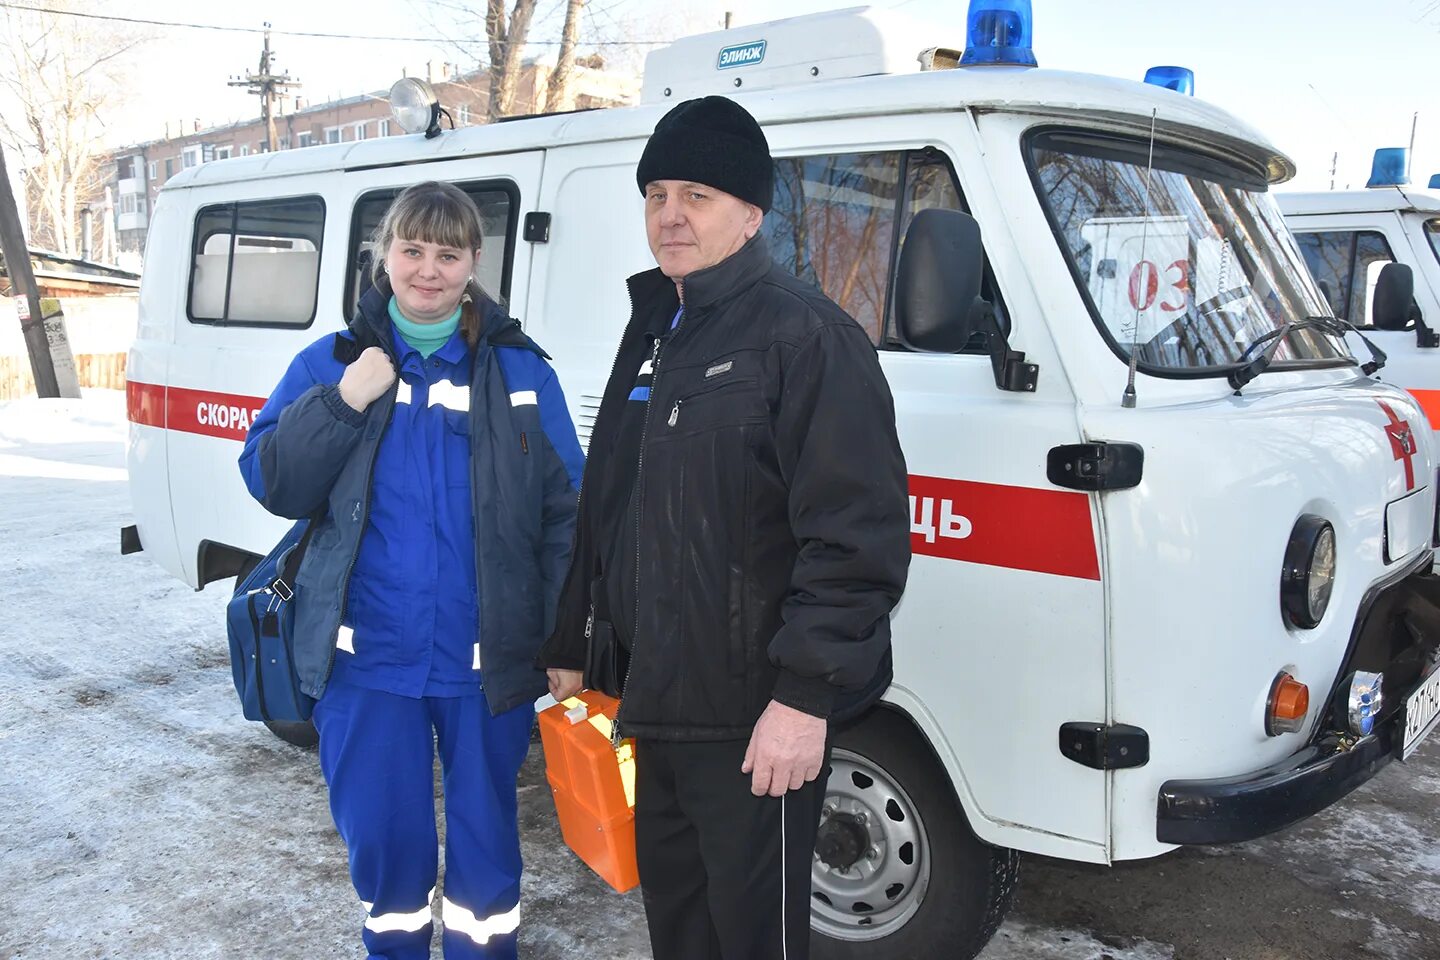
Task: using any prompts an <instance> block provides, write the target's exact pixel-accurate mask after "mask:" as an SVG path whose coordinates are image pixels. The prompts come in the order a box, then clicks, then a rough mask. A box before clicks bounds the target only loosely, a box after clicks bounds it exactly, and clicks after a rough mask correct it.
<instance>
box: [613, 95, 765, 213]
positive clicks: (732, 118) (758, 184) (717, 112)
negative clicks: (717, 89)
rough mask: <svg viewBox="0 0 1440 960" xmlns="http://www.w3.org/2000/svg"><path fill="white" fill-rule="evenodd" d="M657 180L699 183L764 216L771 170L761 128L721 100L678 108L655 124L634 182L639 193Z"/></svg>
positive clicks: (732, 103) (702, 100)
mask: <svg viewBox="0 0 1440 960" xmlns="http://www.w3.org/2000/svg"><path fill="white" fill-rule="evenodd" d="M656 180H688V181H691V182H693V183H703V184H705V186H707V187H714V188H715V189H717V190H724V191H725V192H726V193H728V194H730V195H732V196H736V197H739V198H740V199H741V200H744V201H745V202H746V203H753V204H755V206H757V207H759V208H760V209H761V210H763V211H765V212H767V213H768V212H769V211H770V201H771V199H772V198H773V197H774V194H775V165H774V163H773V162H772V161H771V160H770V145H769V144H768V143H766V142H765V134H764V132H763V131H762V130H761V129H760V124H758V123H756V122H755V118H754V117H752V116H750V114H749V113H748V112H746V110H745V108H744V107H742V106H740V104H738V103H736V102H735V101H734V100H730V99H728V98H726V97H702V98H700V99H698V100H686V101H685V102H684V103H680V104H677V105H676V106H675V108H674V109H673V110H671V111H670V112H669V113H667V114H665V116H663V117H661V118H660V122H659V123H657V124H655V132H654V133H652V134H651V135H650V141H649V142H648V143H646V144H645V152H644V153H642V154H641V155H640V165H639V166H638V167H636V168H635V181H636V182H637V183H638V184H639V185H640V192H641V193H644V192H645V185H646V184H647V183H653V182H655V181H656Z"/></svg>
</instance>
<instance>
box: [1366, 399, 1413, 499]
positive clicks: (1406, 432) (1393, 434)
mask: <svg viewBox="0 0 1440 960" xmlns="http://www.w3.org/2000/svg"><path fill="white" fill-rule="evenodd" d="M1375 402H1376V403H1378V404H1380V409H1381V410H1384V411H1385V416H1387V417H1389V418H1390V422H1389V423H1387V424H1385V434H1386V436H1388V437H1389V438H1390V452H1391V453H1393V454H1395V459H1396V460H1403V461H1405V489H1406V490H1414V489H1415V453H1416V446H1415V435H1414V434H1413V433H1411V432H1410V424H1409V422H1408V421H1405V420H1401V419H1400V418H1399V417H1397V416H1396V415H1395V410H1394V408H1392V407H1391V406H1390V404H1388V403H1386V402H1385V401H1384V400H1376V401H1375Z"/></svg>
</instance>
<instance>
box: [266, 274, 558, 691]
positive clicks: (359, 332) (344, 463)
mask: <svg viewBox="0 0 1440 960" xmlns="http://www.w3.org/2000/svg"><path fill="white" fill-rule="evenodd" d="M389 299H390V290H389V288H388V284H385V283H384V282H383V281H382V283H381V284H379V285H377V286H376V287H375V288H373V289H371V290H369V291H367V293H366V294H365V296H364V297H362V299H361V303H360V307H359V310H358V311H357V315H356V318H355V321H354V324H353V327H352V330H351V331H349V332H347V333H342V334H336V335H332V336H326V337H323V338H321V339H320V340H317V341H316V342H315V343H313V344H311V345H310V346H309V347H307V348H306V349H304V350H303V351H301V353H300V354H299V355H298V356H297V357H296V358H295V360H294V361H293V362H292V363H291V365H290V368H289V369H288V370H287V371H286V373H285V375H284V377H283V378H282V379H281V381H280V384H279V385H278V386H277V387H276V389H275V391H274V393H272V395H271V396H270V398H269V400H268V401H267V402H266V404H265V406H264V408H263V409H262V410H261V412H260V416H259V417H258V418H256V420H255V422H254V423H253V424H252V425H251V427H250V433H249V436H248V437H247V438H246V441H245V448H244V450H243V451H242V452H241V455H240V469H241V472H242V474H243V475H244V478H245V483H246V486H247V487H248V488H249V489H250V492H251V494H253V495H254V496H255V498H256V499H257V500H259V501H260V502H261V503H262V504H263V505H264V506H265V508H266V509H267V510H269V511H270V512H271V513H274V514H277V515H279V516H283V517H290V518H293V519H299V518H302V517H307V516H313V515H316V514H317V512H318V509H319V508H320V507H321V506H322V505H324V506H325V507H326V510H325V514H324V517H323V519H321V520H320V521H319V526H318V527H317V528H316V532H315V535H314V537H313V539H312V542H311V545H310V548H309V550H308V552H307V553H306V555H305V558H304V560H303V562H302V563H301V566H300V570H299V573H298V574H297V576H296V600H295V602H296V604H297V607H296V614H295V615H296V638H297V639H296V650H295V662H296V669H297V672H298V674H299V679H300V685H301V689H302V690H303V691H304V692H305V693H307V694H309V695H310V696H313V697H317V698H318V697H319V696H320V695H321V694H322V693H323V692H324V689H325V685H326V683H327V682H328V681H329V678H330V676H331V672H332V669H333V665H334V662H335V658H336V643H337V639H338V640H341V642H342V643H344V642H346V641H349V642H350V643H353V644H354V645H355V649H356V652H357V653H356V657H357V658H356V660H355V661H354V662H352V663H348V664H347V665H346V669H347V672H348V671H357V672H358V674H361V675H364V676H365V677H366V678H367V679H368V681H369V685H372V686H379V687H382V688H385V689H393V690H395V691H396V692H405V693H409V694H410V695H415V696H418V695H421V694H422V693H426V692H429V693H436V692H439V693H447V692H455V691H456V689H457V688H456V687H454V686H453V681H454V680H455V676H456V672H455V670H454V669H453V668H454V667H455V666H456V664H455V662H454V660H455V657H456V656H461V657H463V656H464V652H466V651H473V657H472V659H471V663H469V664H467V666H469V667H470V669H472V670H475V671H477V672H478V678H479V681H480V682H483V684H484V689H485V693H486V699H487V701H488V703H489V706H490V709H491V711H492V712H493V713H500V712H502V711H504V710H508V709H511V708H513V707H515V706H518V705H519V704H521V703H524V702H528V701H531V700H534V699H535V698H536V697H538V696H540V695H541V694H542V693H544V691H545V677H544V674H543V673H542V672H541V671H539V670H537V669H535V667H534V659H535V654H536V652H537V651H538V649H539V647H540V644H541V642H542V641H543V639H544V638H545V637H546V636H548V634H549V632H550V631H551V630H552V629H553V625H554V616H555V604H556V599H557V596H558V593H559V589H560V584H561V582H562V581H563V579H564V576H565V571H566V567H567V565H568V563H569V557H570V548H571V540H572V536H573V531H574V523H575V507H576V499H577V496H578V489H579V483H580V474H581V470H582V467H583V455H582V454H581V452H580V445H579V442H578V440H577V439H576V436H575V428H574V425H573V423H572V421H571V419H570V415H569V413H568V411H567V409H566V405H565V398H564V395H563V394H562V392H561V390H560V384H559V382H558V381H557V380H556V378H555V373H554V371H553V370H552V369H551V368H550V365H549V364H548V363H547V362H546V356H545V354H544V352H543V351H541V350H540V348H539V347H538V346H536V345H535V343H534V342H533V341H531V340H530V339H529V338H528V337H527V336H525V334H524V333H523V332H521V330H520V326H519V324H518V323H517V322H516V321H515V320H513V319H511V318H509V317H507V316H505V314H504V313H503V312H502V311H501V310H500V309H499V308H498V307H496V306H494V305H493V304H490V303H488V302H487V303H486V304H485V308H486V309H485V310H484V318H483V321H482V334H481V337H480V341H479V343H478V344H477V345H476V347H475V348H474V349H473V350H468V351H466V355H467V356H468V363H469V369H468V377H466V378H465V379H466V381H467V382H466V383H463V384H460V383H456V382H455V378H456V377H457V376H458V374H457V373H456V371H454V370H453V362H452V365H451V366H452V369H445V370H439V369H436V368H434V367H433V365H432V368H431V370H429V371H427V370H425V369H423V368H417V367H416V365H415V364H414V363H413V361H414V360H418V359H419V355H418V353H415V354H412V355H410V357H409V359H410V360H411V361H412V362H411V363H410V364H409V368H410V369H407V364H406V363H405V362H404V361H405V359H406V356H405V355H403V354H401V352H400V351H399V350H397V339H396V338H395V337H394V334H393V332H392V331H393V325H392V324H391V322H390V319H389V312H388V309H387V308H388V304H389ZM398 342H400V343H403V341H398ZM452 343H453V342H452ZM365 345H378V346H381V347H383V348H384V349H385V350H386V352H387V353H389V355H390V357H391V361H392V362H393V363H395V365H396V369H397V370H398V371H399V372H400V376H399V378H398V379H397V381H396V384H395V385H393V386H392V387H391V388H390V390H388V391H387V392H386V393H385V394H384V395H383V396H381V397H380V398H379V399H377V400H376V401H375V402H373V403H372V404H370V406H369V407H368V408H367V409H366V410H365V412H364V413H359V412H357V411H355V410H354V409H352V408H351V407H350V406H349V405H348V404H346V403H345V401H344V400H342V399H341V398H340V394H339V389H338V383H339V381H340V377H341V375H342V374H343V373H344V368H345V366H346V364H347V363H348V362H349V361H350V360H352V359H353V357H354V356H355V355H356V354H357V353H358V351H359V349H360V348H362V347H363V346H365ZM448 348H449V345H447V347H442V348H441V351H439V352H437V354H435V355H432V358H431V360H432V361H433V360H436V359H438V360H439V361H440V363H441V364H442V365H443V364H445V363H446V362H447V357H443V356H441V354H443V353H445V351H446V350H447V349H448ZM452 353H453V351H452ZM448 359H449V360H450V361H454V360H455V358H454V357H453V356H451V357H449V358H448ZM426 362H427V363H428V362H430V361H426ZM432 373H435V374H440V373H450V374H451V376H449V377H445V376H432ZM422 397H423V399H424V401H425V403H424V408H425V409H424V411H423V412H424V413H425V414H426V415H427V416H425V417H423V418H422V417H421V416H420V414H421V413H422V411H421V410H418V409H417V405H418V403H419V401H420V400H421V399H422ZM437 405H438V406H439V407H441V408H443V409H442V410H439V411H437V410H435V409H434V408H435V407H436V406H437ZM462 407H463V408H468V409H464V410H462V409H460V408H462ZM430 413H439V414H440V417H439V418H438V419H436V418H433V417H429V416H428V414H430ZM451 413H454V414H455V416H454V417H453V418H452V417H451ZM462 417H463V427H464V428H465V431H466V434H467V440H468V447H469V451H468V452H469V456H468V458H461V457H455V456H452V454H453V453H454V452H456V450H455V447H454V446H453V445H450V444H447V443H446V442H444V440H445V437H444V435H443V434H436V433H434V428H435V427H437V426H438V427H439V428H441V429H442V430H450V431H453V432H455V433H456V434H457V435H459V433H460V428H461V426H462V422H461V419H462ZM432 441H434V442H432ZM422 449H423V450H424V451H425V454H426V456H427V457H428V456H432V455H433V456H435V457H436V458H437V460H438V461H439V462H433V461H432V462H427V463H426V464H424V465H423V468H421V467H419V466H417V465H416V464H414V463H413V462H412V457H413V456H414V455H416V453H417V451H420V450H422ZM462 469H463V470H464V474H462V473H461V472H460V471H461V470H462ZM422 477H423V478H424V479H421V478H422ZM435 479H438V481H439V484H440V487H441V488H443V489H446V490H448V491H449V492H448V493H447V494H445V495H444V496H443V497H442V498H441V499H442V500H443V504H437V503H436V502H434V501H435V496H434V492H435V490H436V489H437V487H436V485H435V484H434V483H433V482H432V480H435ZM466 479H468V498H469V501H470V506H471V509H470V511H469V514H468V516H464V515H463V511H461V510H460V509H459V504H458V502H457V499H456V496H455V495H456V494H458V493H459V492H460V491H462V490H463V489H464V487H465V483H464V481H465V480H466ZM382 498H383V502H381V499H382ZM427 500H428V501H431V502H430V503H429V505H428V506H429V507H430V508H432V509H429V510H428V511H427V509H426V504H425V502H424V501H427ZM407 501H409V502H407ZM427 512H428V514H429V515H428V517H427V516H426V514H427ZM457 514H460V516H459V517H458V518H457V516H456V515H457ZM417 518H419V519H418V521H417ZM426 520H428V521H429V523H430V524H432V525H433V524H436V523H444V524H445V525H446V526H447V529H446V530H444V531H441V532H439V533H437V532H436V530H435V529H434V528H433V526H431V527H429V528H427V527H425V526H424V525H423V524H424V523H425V521H426ZM467 520H468V521H469V525H470V526H469V531H468V532H467V531H465V530H464V529H463V526H464V523H465V521H467ZM417 522H418V524H419V525H417ZM467 541H468V542H467ZM462 544H463V546H462ZM466 548H468V550H469V552H470V555H469V557H468V558H467V560H468V562H466V563H465V564H464V568H463V575H464V576H466V577H473V580H471V582H469V583H466V584H463V585H460V584H458V579H457V578H456V577H454V576H453V575H454V574H455V572H456V571H455V570H454V569H453V566H454V561H455V557H454V556H453V553H454V552H455V551H458V550H460V549H466ZM416 557H420V558H422V559H420V560H415V559H414V558H416ZM447 558H448V560H449V561H451V562H450V563H447V566H448V567H451V568H452V569H447V571H446V572H445V573H444V574H442V575H441V576H442V577H443V581H441V582H434V583H433V584H432V585H431V586H430V588H429V589H428V591H426V590H422V593H424V596H417V593H416V588H417V584H419V583H420V582H421V580H422V579H423V578H424V576H425V570H426V569H427V568H429V569H438V567H439V565H440V564H442V563H445V562H446V561H447ZM407 562H414V563H415V564H416V567H417V569H407V570H396V567H395V564H397V563H399V564H405V563H407ZM432 564H433V565H434V566H433V567H432V566H431V565H432ZM427 604H428V606H427ZM471 604H473V606H471ZM472 610H473V611H474V612H475V617H474V619H473V620H471V619H470V611H472ZM466 623H468V624H470V629H471V630H473V634H472V635H471V636H467V637H464V638H463V641H462V640H456V639H455V638H454V637H453V634H452V633H451V631H453V629H454V626H455V624H466ZM342 624H344V625H346V626H347V627H350V628H353V630H354V633H353V637H352V635H351V634H350V631H349V630H346V631H344V632H343V633H342V630H341V627H342ZM407 636H408V641H407V640H406V637H407ZM367 643H369V644H370V646H369V648H368V649H369V650H370V651H371V653H369V654H365V655H364V656H362V655H361V651H363V650H366V649H367V647H366V644H367ZM347 645H349V644H348V643H347ZM437 656H438V657H439V658H440V662H439V666H440V670H439V671H438V672H437V671H434V670H432V667H434V666H435V665H436V657H437Z"/></svg>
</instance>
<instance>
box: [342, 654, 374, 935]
mask: <svg viewBox="0 0 1440 960" xmlns="http://www.w3.org/2000/svg"><path fill="white" fill-rule="evenodd" d="M335 649H336V650H344V651H345V652H346V653H354V652H355V630H354V628H352V627H346V626H343V625H342V626H341V627H340V632H339V633H337V634H335ZM365 909H367V910H368V909H370V908H369V907H366V908H365Z"/></svg>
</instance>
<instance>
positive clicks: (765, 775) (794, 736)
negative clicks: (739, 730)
mask: <svg viewBox="0 0 1440 960" xmlns="http://www.w3.org/2000/svg"><path fill="white" fill-rule="evenodd" d="M826 727H827V724H826V721H825V719H824V718H823V717H812V716H811V715H810V714H808V713H805V712H803V711H801V710H796V709H795V708H794V707H787V706H785V704H783V703H776V702H775V701H774V700H771V701H770V706H768V707H766V708H765V712H764V713H762V714H761V715H760V720H759V721H758V722H757V723H756V724H755V732H754V733H752V734H751V735H750V746H748V747H746V748H745V762H744V763H742V764H741V765H740V772H741V773H749V774H751V775H752V776H751V779H750V792H751V793H753V794H755V796H757V797H763V796H765V795H766V794H767V793H768V794H769V795H770V796H772V797H779V796H784V794H785V791H787V790H799V789H800V788H801V787H803V786H804V785H805V784H807V783H809V782H810V781H811V780H814V779H815V778H816V777H818V776H820V765H821V763H822V762H824V760H825V733H826Z"/></svg>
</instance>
